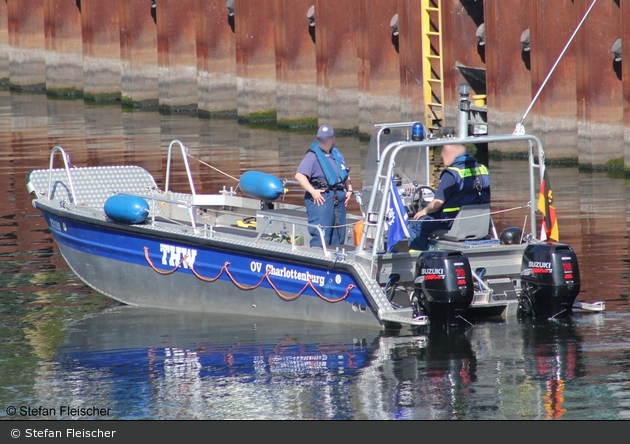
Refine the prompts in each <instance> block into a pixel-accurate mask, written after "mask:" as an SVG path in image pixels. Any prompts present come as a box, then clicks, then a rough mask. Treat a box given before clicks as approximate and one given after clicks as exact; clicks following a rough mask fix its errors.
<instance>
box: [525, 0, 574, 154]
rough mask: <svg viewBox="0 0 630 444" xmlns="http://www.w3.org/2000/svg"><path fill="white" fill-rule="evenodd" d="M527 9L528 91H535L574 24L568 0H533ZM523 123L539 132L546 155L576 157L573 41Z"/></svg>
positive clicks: (558, 53)
mask: <svg viewBox="0 0 630 444" xmlns="http://www.w3.org/2000/svg"><path fill="white" fill-rule="evenodd" d="M530 6H531V9H530V35H531V51H530V53H531V55H530V57H531V66H532V93H534V94H535V93H536V92H537V91H538V90H539V88H540V86H541V85H542V83H543V81H544V79H545V78H546V77H547V74H548V73H549V72H550V70H551V68H552V67H553V65H554V64H555V62H556V60H557V59H558V56H559V55H560V54H561V53H562V50H563V48H564V46H565V45H566V43H567V42H568V41H569V38H570V37H571V35H572V34H573V32H574V30H575V27H576V25H577V21H578V18H577V14H578V12H577V10H576V5H575V3H574V2H572V1H571V0H534V1H532V2H531V5H530ZM525 126H526V127H527V128H528V130H529V131H533V132H535V133H536V134H538V135H539V136H540V138H541V139H542V142H543V144H544V145H545V146H546V147H547V150H546V154H547V157H548V158H550V159H554V158H555V159H563V160H577V158H578V150H577V101H576V62H575V42H574V44H572V45H571V46H570V47H569V48H568V50H567V51H566V53H565V54H564V57H563V58H562V61H561V63H559V64H558V65H557V67H556V70H555V71H554V73H553V75H552V76H551V77H550V78H549V82H548V83H547V84H546V86H545V88H544V89H543V91H542V93H541V94H540V97H539V99H538V100H537V102H536V104H535V105H534V108H533V109H532V112H531V113H530V116H529V117H528V120H527V121H526V122H525Z"/></svg>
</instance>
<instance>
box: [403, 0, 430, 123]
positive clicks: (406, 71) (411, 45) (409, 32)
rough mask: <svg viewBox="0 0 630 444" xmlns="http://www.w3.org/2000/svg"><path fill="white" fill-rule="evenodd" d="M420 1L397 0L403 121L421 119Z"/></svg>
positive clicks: (422, 106)
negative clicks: (418, 12)
mask: <svg viewBox="0 0 630 444" xmlns="http://www.w3.org/2000/svg"><path fill="white" fill-rule="evenodd" d="M421 3H422V0H399V1H398V48H399V56H398V60H399V62H398V63H399V66H398V71H399V82H400V113H401V119H402V120H403V121H406V122H411V121H415V120H419V121H424V119H425V118H426V116H424V96H423V86H422V79H423V76H422V55H423V54H422V19H421V16H420V14H417V13H416V11H418V10H419V9H420V7H421Z"/></svg>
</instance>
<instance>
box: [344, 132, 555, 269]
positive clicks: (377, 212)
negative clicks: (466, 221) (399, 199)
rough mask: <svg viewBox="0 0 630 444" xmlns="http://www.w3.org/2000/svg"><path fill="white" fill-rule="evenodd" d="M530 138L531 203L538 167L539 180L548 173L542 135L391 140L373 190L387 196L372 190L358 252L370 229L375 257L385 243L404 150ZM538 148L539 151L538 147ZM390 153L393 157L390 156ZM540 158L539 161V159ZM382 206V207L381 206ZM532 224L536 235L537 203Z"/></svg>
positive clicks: (363, 246) (362, 249)
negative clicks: (397, 167) (398, 164)
mask: <svg viewBox="0 0 630 444" xmlns="http://www.w3.org/2000/svg"><path fill="white" fill-rule="evenodd" d="M516 141H526V142H527V143H528V156H529V188H530V189H529V195H530V203H531V202H535V192H536V183H535V174H534V170H535V169H538V170H539V181H538V183H540V181H542V178H543V175H544V161H545V154H544V150H543V146H542V142H541V141H540V139H538V137H536V136H533V135H529V134H522V135H515V134H509V135H497V136H478V137H470V136H466V137H446V138H434V139H427V140H424V141H422V142H403V143H400V142H393V143H390V144H389V145H388V146H387V147H386V148H385V150H384V151H383V153H382V155H381V159H388V162H380V163H379V164H378V167H377V173H376V176H375V178H374V185H373V188H372V189H373V190H379V189H382V196H383V198H382V199H380V202H377V196H376V195H377V193H376V192H372V194H371V196H370V201H369V204H368V208H367V212H366V218H365V219H366V223H365V226H364V228H363V232H362V234H361V239H360V241H359V245H358V246H357V249H356V253H357V254H361V253H363V251H364V249H365V243H366V239H367V232H368V229H369V228H373V229H375V236H374V243H373V245H372V254H371V255H372V257H374V256H376V255H377V253H378V251H379V249H380V248H381V244H382V242H383V239H382V238H383V235H384V229H385V227H384V225H385V219H386V213H387V205H388V201H389V199H388V198H387V196H389V193H390V191H391V180H389V179H390V178H391V177H392V174H393V170H394V167H395V165H396V156H397V155H398V154H399V153H400V152H401V151H403V150H407V149H413V148H416V149H417V148H429V147H442V146H444V145H452V144H455V143H456V144H463V145H466V144H479V143H496V142H516ZM534 146H535V147H536V150H535V149H534ZM388 156H389V158H388ZM536 159H537V160H538V162H536ZM377 206H378V208H377ZM530 225H531V231H532V233H533V234H535V232H536V206H535V205H530Z"/></svg>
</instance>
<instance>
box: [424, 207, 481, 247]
mask: <svg viewBox="0 0 630 444" xmlns="http://www.w3.org/2000/svg"><path fill="white" fill-rule="evenodd" d="M490 227H491V220H490V204H482V205H465V206H463V207H462V208H461V210H460V211H459V213H457V216H455V219H454V220H453V225H452V226H451V229H450V230H436V231H434V232H433V233H432V235H433V236H434V237H437V238H439V239H445V240H450V241H465V240H478V239H483V238H485V237H487V236H488V235H489V234H490Z"/></svg>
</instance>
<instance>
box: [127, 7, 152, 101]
mask: <svg viewBox="0 0 630 444" xmlns="http://www.w3.org/2000/svg"><path fill="white" fill-rule="evenodd" d="M118 21H119V25H120V61H121V74H120V75H121V100H122V101H123V103H124V104H127V105H130V106H140V105H157V104H158V90H159V87H158V85H159V83H158V63H157V60H158V56H157V10H156V8H152V7H151V2H150V1H135V2H130V1H127V0H118Z"/></svg>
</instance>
